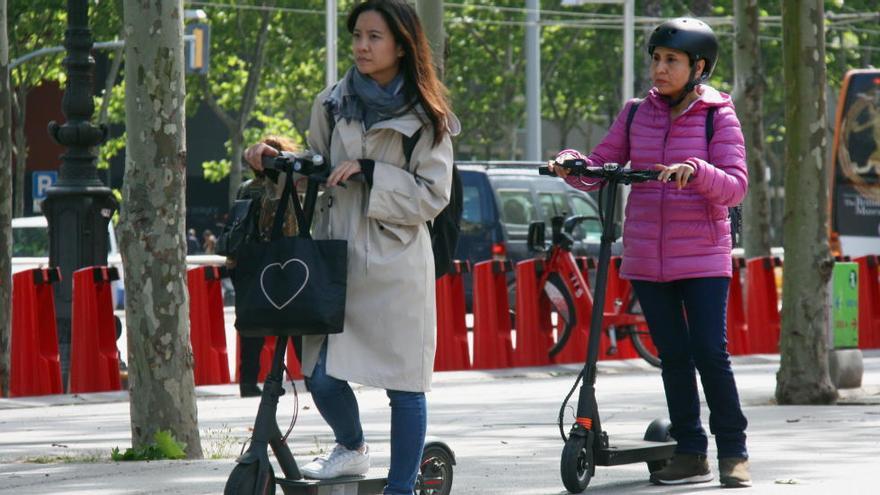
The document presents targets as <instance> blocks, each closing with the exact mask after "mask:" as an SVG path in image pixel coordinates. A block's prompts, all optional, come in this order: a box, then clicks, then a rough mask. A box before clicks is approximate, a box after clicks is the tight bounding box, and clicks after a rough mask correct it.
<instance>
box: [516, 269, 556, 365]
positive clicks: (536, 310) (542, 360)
mask: <svg viewBox="0 0 880 495" xmlns="http://www.w3.org/2000/svg"><path fill="white" fill-rule="evenodd" d="M543 271H544V260H542V259H531V260H524V261H520V262H519V263H517V264H516V348H515V349H514V351H513V364H514V366H544V365H548V364H550V356H549V355H548V353H547V351H549V350H550V348H551V347H553V323H552V321H551V319H550V301H549V299H547V296H546V295H545V294H544V288H543V287H540V286H539V285H538V280H539V278H540V274H541V273H542V272H543Z"/></svg>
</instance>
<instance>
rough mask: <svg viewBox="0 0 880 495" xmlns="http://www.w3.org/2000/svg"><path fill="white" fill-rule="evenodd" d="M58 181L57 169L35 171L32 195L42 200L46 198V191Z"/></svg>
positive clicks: (34, 198) (35, 199)
mask: <svg viewBox="0 0 880 495" xmlns="http://www.w3.org/2000/svg"><path fill="white" fill-rule="evenodd" d="M56 182H58V171H57V170H41V171H34V173H33V183H34V187H33V190H32V192H31V197H32V198H33V200H34V201H42V200H44V199H46V191H48V190H49V188H50V187H52V186H54V185H55V183H56Z"/></svg>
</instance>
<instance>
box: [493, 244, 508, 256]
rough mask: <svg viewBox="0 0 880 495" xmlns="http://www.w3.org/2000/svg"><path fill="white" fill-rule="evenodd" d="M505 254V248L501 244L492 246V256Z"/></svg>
mask: <svg viewBox="0 0 880 495" xmlns="http://www.w3.org/2000/svg"><path fill="white" fill-rule="evenodd" d="M505 254H507V246H505V245H504V243H503V242H498V243H495V244H492V255H493V256H504V255H505Z"/></svg>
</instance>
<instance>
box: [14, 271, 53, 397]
mask: <svg viewBox="0 0 880 495" xmlns="http://www.w3.org/2000/svg"><path fill="white" fill-rule="evenodd" d="M59 280H61V271H60V270H59V269H58V268H44V269H33V270H26V271H23V272H19V273H16V274H14V275H13V276H12V339H11V344H10V345H11V349H10V351H11V363H10V368H11V369H10V372H11V373H10V383H9V395H10V396H11V397H21V396H26V395H48V394H60V393H62V392H63V391H64V389H63V387H62V384H61V362H60V360H59V355H58V333H57V330H56V327H55V296H54V293H53V290H52V283H54V282H58V281H59Z"/></svg>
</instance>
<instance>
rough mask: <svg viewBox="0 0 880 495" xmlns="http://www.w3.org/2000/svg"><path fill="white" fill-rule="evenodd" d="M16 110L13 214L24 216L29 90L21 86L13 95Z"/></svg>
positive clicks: (14, 215)
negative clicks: (26, 120) (26, 123)
mask: <svg viewBox="0 0 880 495" xmlns="http://www.w3.org/2000/svg"><path fill="white" fill-rule="evenodd" d="M13 106H14V111H15V128H14V129H13V132H14V133H15V179H14V180H15V186H14V187H13V191H14V192H15V193H16V194H15V195H14V197H13V203H12V216H13V217H23V216H24V197H25V193H24V178H25V175H26V174H27V155H28V151H27V135H26V134H25V132H24V125H25V119H26V117H27V90H26V88H19V89H18V90H17V91H15V93H14V95H13Z"/></svg>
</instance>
